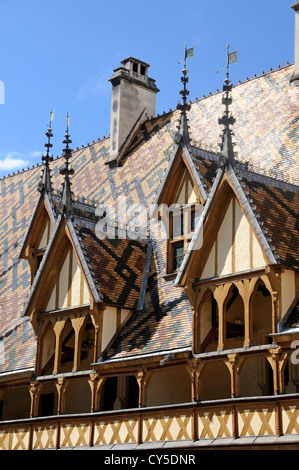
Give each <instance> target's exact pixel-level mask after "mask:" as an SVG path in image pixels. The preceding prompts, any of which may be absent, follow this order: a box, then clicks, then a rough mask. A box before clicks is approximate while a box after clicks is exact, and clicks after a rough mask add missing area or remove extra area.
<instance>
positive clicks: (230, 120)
mask: <svg viewBox="0 0 299 470" xmlns="http://www.w3.org/2000/svg"><path fill="white" fill-rule="evenodd" d="M236 54H237V53H236V51H235V52H233V53H230V52H229V44H228V45H227V66H226V79H225V80H224V85H223V92H224V95H223V96H222V104H224V106H225V109H224V113H223V115H222V117H221V118H219V119H218V123H219V124H221V125H223V126H224V128H223V132H222V142H221V144H220V149H221V156H220V165H225V164H227V163H230V164H231V165H233V164H234V163H235V156H234V148H233V147H234V144H233V141H232V136H233V132H232V130H231V128H230V126H232V125H233V124H234V123H235V122H236V120H235V118H234V117H233V116H232V115H231V114H230V106H231V104H232V97H231V90H232V83H231V81H230V79H229V65H230V64H232V63H234V62H237V55H236Z"/></svg>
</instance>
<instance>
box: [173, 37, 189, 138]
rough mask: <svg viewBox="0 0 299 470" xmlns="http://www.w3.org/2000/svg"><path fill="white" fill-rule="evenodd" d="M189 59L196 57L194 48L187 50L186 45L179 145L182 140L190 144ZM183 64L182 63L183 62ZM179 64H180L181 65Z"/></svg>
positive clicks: (182, 78) (178, 136)
mask: <svg viewBox="0 0 299 470" xmlns="http://www.w3.org/2000/svg"><path fill="white" fill-rule="evenodd" d="M189 57H194V48H193V47H191V48H190V49H187V44H185V56H184V60H183V62H184V68H183V70H182V74H183V75H182V77H181V82H182V84H183V88H182V90H180V94H181V95H182V103H180V102H178V104H177V109H180V111H181V116H180V124H179V128H178V132H177V133H176V136H175V139H176V142H177V143H179V142H180V141H181V140H182V139H184V140H185V142H186V143H189V141H190V138H189V131H188V119H187V114H186V113H187V111H190V108H191V105H190V104H189V103H187V97H188V95H189V91H188V90H187V83H188V81H189V78H188V77H187V73H188V70H187V69H186V59H188V58H189ZM181 62H182V61H181ZM181 62H179V63H181Z"/></svg>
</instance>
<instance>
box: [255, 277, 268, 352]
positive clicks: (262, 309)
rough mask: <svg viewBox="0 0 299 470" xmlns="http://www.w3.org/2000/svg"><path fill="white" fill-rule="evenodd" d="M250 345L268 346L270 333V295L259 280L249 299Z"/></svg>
mask: <svg viewBox="0 0 299 470" xmlns="http://www.w3.org/2000/svg"><path fill="white" fill-rule="evenodd" d="M250 314H251V323H252V334H251V336H252V337H251V345H252V346H256V345H259V344H270V343H272V340H271V339H270V338H269V335H270V333H272V301H271V294H270V292H269V290H268V289H267V288H266V286H265V284H264V282H263V281H262V280H261V279H259V281H258V282H257V284H256V287H255V289H254V292H253V294H252V297H251V312H250Z"/></svg>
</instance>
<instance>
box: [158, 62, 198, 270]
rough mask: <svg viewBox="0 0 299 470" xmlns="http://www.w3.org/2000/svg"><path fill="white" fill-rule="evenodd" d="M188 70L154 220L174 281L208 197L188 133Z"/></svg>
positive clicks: (183, 78) (167, 268) (167, 266)
mask: <svg viewBox="0 0 299 470" xmlns="http://www.w3.org/2000/svg"><path fill="white" fill-rule="evenodd" d="M186 75H187V70H186V69H184V70H183V76H182V82H183V85H184V87H183V90H182V91H181V94H182V96H183V103H182V104H180V103H179V104H178V109H179V110H180V111H181V112H180V116H179V122H178V128H177V132H176V133H175V135H174V146H173V150H172V154H171V157H170V159H169V163H168V166H167V168H166V171H165V174H164V177H163V180H162V181H161V184H160V187H159V189H158V192H157V195H156V198H155V200H154V203H153V206H152V211H151V217H152V218H155V217H156V218H158V219H159V220H160V221H161V222H162V227H163V230H164V237H165V239H166V243H165V249H164V253H165V266H166V269H165V274H166V277H167V278H173V276H174V274H175V273H177V271H178V269H179V267H180V265H181V263H182V260H183V258H184V253H185V252H186V251H187V247H188V244H189V242H190V240H191V238H192V235H193V232H194V230H195V226H196V223H197V220H198V218H199V216H200V214H201V211H202V207H203V205H204V204H205V202H206V200H207V194H206V191H205V188H204V185H203V183H202V181H201V178H200V175H199V172H198V170H197V168H196V166H195V163H194V159H193V156H192V152H191V147H190V139H189V132H188V119H187V111H189V110H190V105H189V104H187V101H186V97H187V95H188V91H187V90H186V83H187V81H188V77H187V76H186Z"/></svg>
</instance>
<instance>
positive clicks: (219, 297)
mask: <svg viewBox="0 0 299 470" xmlns="http://www.w3.org/2000/svg"><path fill="white" fill-rule="evenodd" d="M231 285H232V283H228V284H224V285H220V286H217V287H215V288H214V292H213V294H214V298H215V300H216V301H217V304H218V315H219V318H218V347H217V349H219V350H222V349H224V348H225V343H226V318H225V317H226V315H225V300H226V297H227V294H228V292H229V289H230V287H231Z"/></svg>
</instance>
